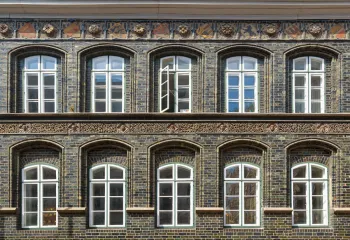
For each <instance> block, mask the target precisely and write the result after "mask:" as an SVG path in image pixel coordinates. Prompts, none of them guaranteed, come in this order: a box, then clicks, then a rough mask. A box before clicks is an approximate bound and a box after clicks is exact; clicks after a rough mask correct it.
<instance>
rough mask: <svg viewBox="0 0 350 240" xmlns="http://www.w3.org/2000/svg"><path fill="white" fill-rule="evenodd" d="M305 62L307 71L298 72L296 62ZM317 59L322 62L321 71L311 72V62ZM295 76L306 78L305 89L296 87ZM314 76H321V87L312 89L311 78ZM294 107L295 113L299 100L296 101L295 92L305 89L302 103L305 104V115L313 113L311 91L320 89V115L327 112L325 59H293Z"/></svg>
mask: <svg viewBox="0 0 350 240" xmlns="http://www.w3.org/2000/svg"><path fill="white" fill-rule="evenodd" d="M302 59H304V60H305V70H296V69H295V63H296V61H299V60H302ZM312 59H315V60H318V61H321V63H322V64H321V70H311V60H312ZM295 76H304V77H305V85H304V87H302V88H301V87H296V86H295ZM312 76H320V77H321V81H322V82H321V87H312V86H311V77H312ZM292 78H293V79H292V98H293V99H292V101H293V104H292V107H293V113H295V109H296V106H295V105H296V102H297V100H296V99H295V90H296V89H297V88H299V89H304V93H305V95H304V100H303V101H302V102H305V112H304V113H311V104H312V102H313V101H312V100H311V90H312V89H315V88H318V89H320V90H321V99H320V101H317V102H320V103H321V111H320V113H324V112H325V96H324V95H325V63H324V59H323V58H319V57H313V56H307V57H299V58H295V59H293V73H292Z"/></svg>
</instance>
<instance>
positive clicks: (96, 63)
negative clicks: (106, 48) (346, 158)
mask: <svg viewBox="0 0 350 240" xmlns="http://www.w3.org/2000/svg"><path fill="white" fill-rule="evenodd" d="M93 69H94V70H97V69H100V70H101V69H102V70H104V69H107V57H105V56H103V57H97V58H94V59H93Z"/></svg>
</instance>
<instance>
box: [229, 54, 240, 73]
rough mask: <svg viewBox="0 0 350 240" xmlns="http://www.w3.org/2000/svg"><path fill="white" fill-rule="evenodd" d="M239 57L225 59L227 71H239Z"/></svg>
mask: <svg viewBox="0 0 350 240" xmlns="http://www.w3.org/2000/svg"><path fill="white" fill-rule="evenodd" d="M240 59H241V58H240V57H238V58H228V59H227V69H228V70H239V69H240V67H239V62H240Z"/></svg>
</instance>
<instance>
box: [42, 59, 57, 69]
mask: <svg viewBox="0 0 350 240" xmlns="http://www.w3.org/2000/svg"><path fill="white" fill-rule="evenodd" d="M42 61H43V69H45V70H46V69H50V70H55V69H56V59H55V58H53V57H42Z"/></svg>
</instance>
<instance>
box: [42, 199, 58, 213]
mask: <svg viewBox="0 0 350 240" xmlns="http://www.w3.org/2000/svg"><path fill="white" fill-rule="evenodd" d="M43 201H44V203H43V210H44V211H56V198H44V200H43Z"/></svg>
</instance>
